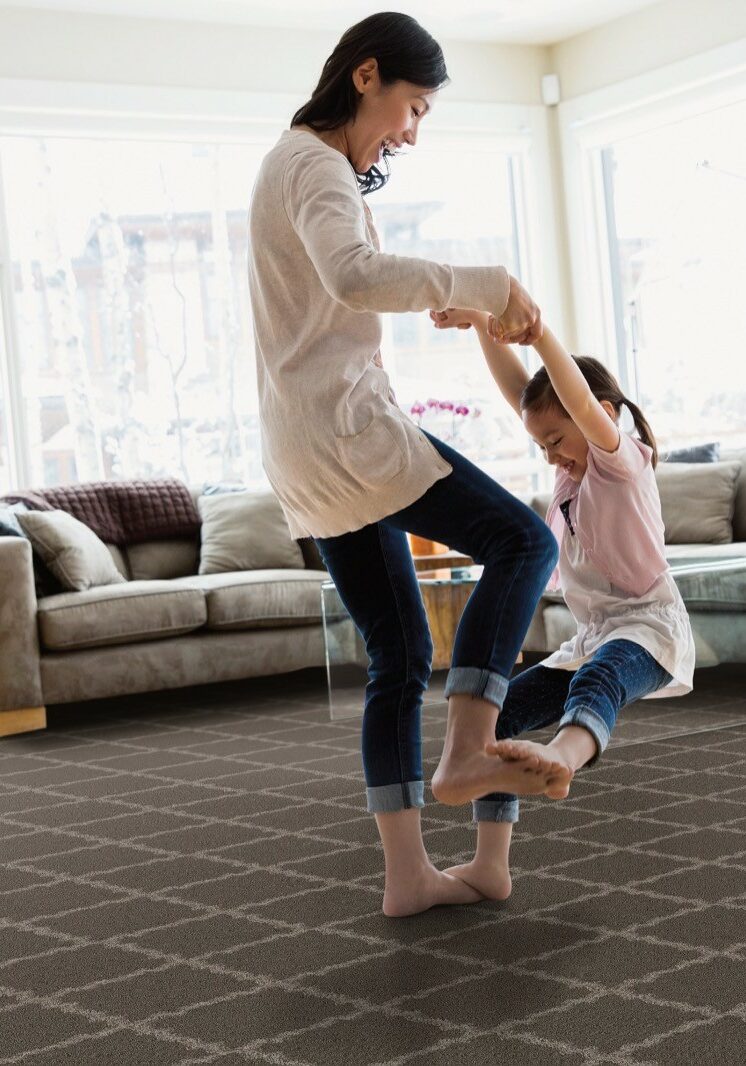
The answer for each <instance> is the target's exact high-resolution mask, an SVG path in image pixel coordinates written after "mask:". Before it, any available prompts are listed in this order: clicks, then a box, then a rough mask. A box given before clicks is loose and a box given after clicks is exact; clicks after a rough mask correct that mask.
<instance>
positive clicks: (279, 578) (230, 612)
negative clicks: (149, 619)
mask: <svg viewBox="0 0 746 1066" xmlns="http://www.w3.org/2000/svg"><path fill="white" fill-rule="evenodd" d="M328 580H329V575H328V574H327V572H326V571H325V570H324V571H321V570H251V571H241V572H236V573H232V574H199V575H198V576H196V577H184V578H177V579H176V580H175V581H172V582H170V584H171V585H173V586H174V587H175V588H198V589H200V590H201V591H202V592H203V593H204V595H205V598H206V601H207V627H208V629H272V628H279V627H284V626H298V625H318V624H319V623H320V622H321V585H322V583H323V582H324V581H328Z"/></svg>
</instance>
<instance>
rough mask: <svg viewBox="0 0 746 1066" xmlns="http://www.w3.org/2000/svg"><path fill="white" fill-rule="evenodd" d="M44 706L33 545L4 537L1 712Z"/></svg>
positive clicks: (0, 554)
mask: <svg viewBox="0 0 746 1066" xmlns="http://www.w3.org/2000/svg"><path fill="white" fill-rule="evenodd" d="M43 703H44V699H43V696H42V690H41V674H40V669H39V634H38V629H37V622H36V589H35V586H34V567H33V561H32V554H31V544H30V543H29V541H27V540H26V538H25V537H0V712H2V711H12V710H17V709H19V708H29V707H40V706H41V705H42V704H43Z"/></svg>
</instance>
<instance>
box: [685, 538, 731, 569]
mask: <svg viewBox="0 0 746 1066" xmlns="http://www.w3.org/2000/svg"><path fill="white" fill-rule="evenodd" d="M744 558H746V544H744V543H742V542H741V543H739V542H738V541H731V543H730V544H667V545H666V559H667V560H668V564H669V566H673V567H676V566H689V565H690V564H691V563H713V562H717V561H718V560H720V559H744Z"/></svg>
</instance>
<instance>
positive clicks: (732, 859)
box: [0, 667, 746, 1066]
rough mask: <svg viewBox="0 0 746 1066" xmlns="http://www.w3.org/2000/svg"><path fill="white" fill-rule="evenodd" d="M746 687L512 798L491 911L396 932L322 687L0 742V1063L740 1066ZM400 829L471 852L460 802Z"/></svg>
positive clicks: (431, 759) (89, 714) (116, 703)
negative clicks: (553, 794) (504, 866)
mask: <svg viewBox="0 0 746 1066" xmlns="http://www.w3.org/2000/svg"><path fill="white" fill-rule="evenodd" d="M744 682H746V670H745V669H743V668H724V667H720V668H718V669H715V670H708V671H701V672H700V673H699V674H698V676H697V687H696V689H695V692H694V693H693V694H692V695H691V696H689V697H686V698H685V699H683V700H672V701H670V702H669V701H656V702H653V703H650V702H648V703H641V704H637V705H636V706H635V707H633V708H630V709H629V710H628V711H627V712H626V713H625V715H624V717H623V719H622V721H621V722H620V724H619V727H618V729H617V732H616V735H615V738H614V741H613V746H612V748H611V749H610V750H609V752H608V754H607V756H606V757H605V759H604V760H603V761H602V762H601V763H600V764H599V766H598V768H597V769H595V770H593V771H589V772H587V773H585V774H583V773H581V774H580V775H579V776H578V777H577V778H576V780H575V782H574V784H573V789H572V793H571V797H570V798H569V799H568V800H565V801H563V802H561V803H550V802H549V801H532V802H526V803H524V806H523V814H522V819H521V822H520V823H519V826H518V827H517V829H516V834H515V845H514V848H513V861H514V891H513V895H512V897H511V898H510V899H509V900H508V901H507V902H505V903H481V904H478V905H476V906H473V907H462V908H448V909H446V908H440V909H435V910H431V911H429V912H427V913H425V914H422V915H419V916H417V917H415V918H410V919H400V920H394V921H392V920H390V919H386V918H384V917H383V915H382V914H381V912H380V904H381V896H382V880H383V878H382V854H381V851H380V848H379V845H378V844H377V843H376V833H375V827H374V824H373V822H372V820H371V818H370V816H369V815H368V814H366V813H365V810H364V802H363V793H362V776H361V772H360V760H359V755H358V733H359V725H358V723H357V722H356V721H354V720H342V721H336V722H330V720H329V717H328V708H327V705H326V698H325V678H324V675H323V673H322V672H321V671H305V672H303V673H302V674H296V675H291V676H289V677H285V678H272V679H265V680H258V681H252V682H247V683H243V684H226V685H219V686H213V687H211V688H203V689H194V690H190V691H188V692H184V691H179V692H169V693H156V694H152V695H148V696H137V697H129V698H121V699H117V700H110V701H101V702H98V703H95V704H87V705H80V706H76V707H61V708H57V709H53V710H52V711H51V712H50V728H49V729H48V730H47V731H46V732H45V733H43V734H36V735H34V734H28V735H26V736H20V737H15V738H7V739H6V740H4V741H1V742H0V772H1V773H0V847H1V848H2V859H3V865H2V868H1V869H2V873H1V874H0V1063H21V1062H23V1063H29V1064H32V1066H42V1064H45V1066H47V1064H48V1066H57V1064H63V1063H64V1064H68V1063H70V1064H75V1066H84V1064H88V1063H90V1064H93V1063H95V1064H97V1066H98V1064H103V1063H117V1064H125V1066H129V1064H147V1066H154V1064H160V1063H182V1064H186V1063H190V1064H192V1063H194V1064H196V1063H218V1064H221V1066H229V1064H234V1063H246V1062H252V1063H274V1064H277V1066H304V1064H305V1066H316V1064H318V1066H322V1064H323V1066H327V1064H329V1066H333V1064H344V1066H353V1064H355V1066H357V1064H365V1066H367V1064H378V1066H383V1064H386V1066H395V1064H396V1066H399V1064H404V1063H411V1064H413V1066H415V1064H419V1063H422V1064H423V1066H460V1064H464V1066H466V1064H468V1066H480V1064H493V1063H495V1064H507V1066H510V1064H516V1066H518V1064H520V1066H533V1064H541V1066H554V1064H576V1063H578V1064H581V1063H582V1064H595V1063H617V1064H619V1066H633V1064H634V1066H643V1064H646V1066H647V1064H653V1063H661V1064H664V1063H665V1064H668V1063H670V1064H675V1066H680V1064H689V1063H691V1064H697V1066H706V1064H716V1063H717V1064H718V1066H723V1064H733V1066H736V1064H739V1066H740V1064H742V1063H744V1062H746V980H745V977H746V965H745V964H746V780H744V754H745V753H746V684H745V683H744ZM438 684H440V685H442V678H440V679H438V680H437V681H436V682H435V686H436V688H435V692H436V693H437V685H438ZM444 711H445V704H443V703H441V702H433V703H429V704H428V705H427V707H426V710H425V718H424V733H425V737H426V743H425V755H426V765H427V776H428V777H429V776H430V774H431V773H432V770H433V769H434V766H435V763H436V761H437V757H438V754H439V751H440V746H441V740H442V736H443V726H444ZM423 827H424V831H425V835H426V842H427V846H428V848H429V850H430V853H431V856H432V857H433V859H434V860H435V861H436V862H437V863H438V864H439V865H445V864H450V863H453V862H454V861H464V860H465V859H466V858H468V857H470V854H471V851H470V848H471V845H472V844H473V841H474V830H473V828H472V827H471V826H470V824H469V813H468V811H467V809H466V808H464V809H463V810H454V809H452V808H444V807H439V806H437V805H435V804H432V803H429V805H428V806H427V807H426V808H425V810H424V812H423Z"/></svg>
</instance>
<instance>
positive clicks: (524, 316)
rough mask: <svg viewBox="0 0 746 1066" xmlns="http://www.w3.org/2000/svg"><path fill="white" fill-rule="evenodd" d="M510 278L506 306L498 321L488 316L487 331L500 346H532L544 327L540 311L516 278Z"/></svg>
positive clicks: (511, 276)
mask: <svg viewBox="0 0 746 1066" xmlns="http://www.w3.org/2000/svg"><path fill="white" fill-rule="evenodd" d="M509 277H510V293H509V295H508V306H507V307H506V308H505V310H504V311H503V313H502V314H501V315H500V317H499V318H498V319H496V318H494V317H493V316H492V315H490V319H489V325H488V327H487V328H488V331H489V334H490V336H491V337H492V338H493V340H496V341H498V342H499V343H500V344H534V343H535V342H536V341H538V340H539V339H540V338H541V335H542V332H543V329H544V327H543V326H542V322H541V311H540V310H539V308H538V307H537V305H536V304H535V303H534V301H533V300H532V299H531V297H530V296H529V294H528V293H527V292H526V290H525V289H524V287H523V286H522V285H521V283H520V281H518V279H517V278H514V277H513V275H512V274H511V275H509Z"/></svg>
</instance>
